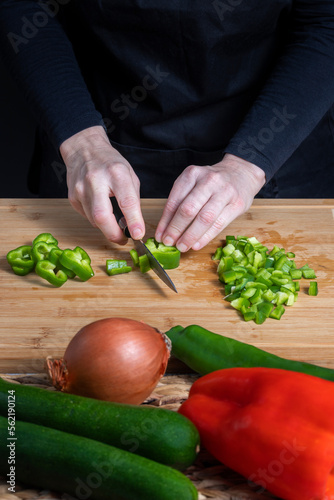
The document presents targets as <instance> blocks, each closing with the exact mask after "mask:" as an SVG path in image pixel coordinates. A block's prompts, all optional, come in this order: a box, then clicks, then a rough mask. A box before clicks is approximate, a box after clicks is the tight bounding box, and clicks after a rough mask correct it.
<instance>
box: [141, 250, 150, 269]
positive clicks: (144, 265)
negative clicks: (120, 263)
mask: <svg viewBox="0 0 334 500" xmlns="http://www.w3.org/2000/svg"><path fill="white" fill-rule="evenodd" d="M139 269H140V272H142V273H147V271H149V270H150V269H151V264H150V261H149V260H148V257H147V255H145V254H144V255H140V256H139Z"/></svg>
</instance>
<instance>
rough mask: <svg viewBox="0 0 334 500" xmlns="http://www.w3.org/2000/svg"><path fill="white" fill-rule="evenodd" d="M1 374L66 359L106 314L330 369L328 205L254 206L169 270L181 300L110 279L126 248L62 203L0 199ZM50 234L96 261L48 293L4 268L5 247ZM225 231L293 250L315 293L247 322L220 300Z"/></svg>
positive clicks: (145, 283)
mask: <svg viewBox="0 0 334 500" xmlns="http://www.w3.org/2000/svg"><path fill="white" fill-rule="evenodd" d="M163 206H164V201H163V200H143V201H142V208H143V214H144V218H145V221H146V225H147V232H146V237H151V236H154V231H155V227H156V225H157V222H158V220H159V218H160V215H161V213H162V209H163ZM0 217H1V219H0V220H1V223H0V248H1V251H0V281H1V283H0V284H1V286H0V300H1V301H0V371H1V372H6V373H38V372H43V371H44V359H45V357H46V356H48V355H51V356H54V357H56V356H62V355H63V353H64V351H65V349H66V346H67V344H68V342H69V341H70V339H71V338H72V337H73V335H74V334H75V333H76V332H77V331H78V330H79V329H80V328H81V327H82V326H84V325H85V324H87V323H89V322H91V321H94V320H97V319H101V318H106V317H111V316H122V317H127V318H133V319H137V320H141V321H144V322H146V323H149V324H151V325H152V326H156V327H157V328H159V329H161V330H165V331H166V330H168V329H169V328H170V327H171V326H174V325H177V324H181V325H183V326H186V325H189V324H198V325H201V326H203V327H205V328H207V329H209V330H212V331H214V332H216V333H219V334H223V335H226V336H230V337H233V338H236V339H238V340H241V341H243V342H248V343H251V344H253V345H255V346H257V347H260V348H262V349H266V350H268V351H270V352H273V353H275V354H278V355H280V356H284V357H287V358H291V359H298V360H305V361H308V362H313V363H317V364H319V365H323V366H328V367H331V368H334V200H255V202H254V204H253V206H252V208H251V209H250V210H249V211H248V212H247V213H245V214H244V215H243V216H241V217H239V218H238V219H237V220H235V221H234V222H233V223H232V224H230V226H229V227H228V228H227V229H225V230H224V231H223V232H222V233H221V234H220V235H219V237H217V238H216V239H215V240H214V241H212V242H211V243H210V244H209V245H207V247H206V248H204V249H202V250H201V251H199V252H194V251H189V252H188V253H187V254H184V255H183V256H182V258H181V263H180V267H179V268H178V269H174V270H171V271H169V274H170V276H171V278H172V280H173V281H174V283H175V285H176V287H177V289H178V292H179V293H178V294H175V293H173V292H172V291H170V290H169V289H168V288H167V287H166V286H165V285H164V284H163V283H160V281H159V279H158V278H157V277H156V276H155V274H153V273H152V272H149V273H147V274H145V275H143V274H141V273H140V271H139V270H137V269H136V270H134V271H133V272H131V273H128V274H125V275H119V276H113V277H110V276H107V274H106V273H105V262H106V259H107V258H123V259H126V260H127V261H128V262H129V263H131V259H130V255H129V250H130V249H131V248H132V244H131V243H130V242H129V243H128V244H127V245H126V246H123V247H120V246H117V245H113V244H111V243H109V242H108V241H107V240H106V239H105V238H104V236H103V235H102V234H101V233H100V231H99V230H98V229H95V228H93V227H92V226H91V225H90V224H89V222H88V221H87V220H85V219H84V218H82V217H81V216H80V215H79V214H77V213H76V212H75V211H74V210H73V209H72V208H71V206H70V205H69V202H68V201H67V200H55V199H48V200H43V199H29V200H26V199H2V200H1V201H0ZM41 232H51V233H52V234H53V235H54V236H55V237H56V238H57V239H58V241H59V246H60V247H61V248H73V247H74V246H76V245H79V246H82V247H83V248H85V250H86V251H87V252H88V253H89V255H90V256H91V258H92V265H93V268H94V270H95V276H94V277H93V278H92V279H91V280H89V281H88V282H86V283H82V282H80V281H79V280H78V279H75V280H70V281H68V282H67V283H66V284H65V285H64V286H63V287H61V288H54V287H53V286H51V285H49V284H48V283H46V282H45V281H43V280H42V279H41V278H39V277H38V276H37V275H35V274H33V273H32V274H29V275H28V276H25V277H19V276H16V275H15V274H13V272H12V271H11V269H10V267H9V265H8V263H7V261H6V254H7V252H8V251H9V250H11V249H13V248H15V247H17V246H19V245H23V244H29V243H31V241H32V239H33V238H34V237H35V236H37V235H38V234H39V233H41ZM227 234H235V235H238V234H243V235H246V236H256V237H257V238H258V239H259V240H260V241H261V242H262V243H264V244H266V245H267V246H268V247H269V248H270V247H272V246H273V245H274V244H277V245H279V246H282V247H284V248H285V249H286V250H289V251H292V252H295V253H296V259H295V260H296V263H297V265H298V266H299V265H300V266H301V265H303V264H305V263H306V262H307V263H308V264H309V265H310V266H311V267H313V268H314V269H315V270H316V273H317V281H318V286H319V295H318V296H317V297H310V296H308V294H307V284H308V281H306V280H304V281H302V283H301V291H300V292H299V297H298V300H297V302H296V303H295V304H294V306H293V307H291V308H289V309H288V310H287V311H286V313H285V315H284V316H283V318H282V319H281V321H275V320H271V319H269V320H267V321H266V322H265V323H264V324H263V325H256V324H255V323H254V322H244V321H243V320H242V319H241V318H240V316H239V315H238V313H237V312H236V311H235V310H234V309H233V308H232V307H231V306H230V304H229V303H227V302H226V301H224V300H223V287H222V285H221V284H220V283H219V281H218V278H217V274H216V267H217V264H216V263H215V262H213V261H212V260H211V256H212V254H213V253H214V250H215V249H216V248H217V246H219V245H221V244H222V241H223V240H224V238H225V236H226V235H227Z"/></svg>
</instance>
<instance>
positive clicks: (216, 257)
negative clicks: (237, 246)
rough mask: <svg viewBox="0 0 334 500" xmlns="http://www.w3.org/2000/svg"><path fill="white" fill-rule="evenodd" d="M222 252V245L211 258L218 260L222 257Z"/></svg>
mask: <svg viewBox="0 0 334 500" xmlns="http://www.w3.org/2000/svg"><path fill="white" fill-rule="evenodd" d="M222 254H223V247H218V248H217V250H216V251H215V253H214V254H213V256H212V257H211V258H212V260H220V259H221V258H222Z"/></svg>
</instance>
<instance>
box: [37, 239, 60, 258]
mask: <svg viewBox="0 0 334 500" xmlns="http://www.w3.org/2000/svg"><path fill="white" fill-rule="evenodd" d="M53 248H58V247H57V246H56V245H54V244H53V243H46V242H45V241H39V242H37V243H36V244H35V245H33V247H32V250H31V254H32V258H33V260H34V262H35V263H37V262H39V261H40V260H48V259H49V255H50V252H51V250H52V249H53Z"/></svg>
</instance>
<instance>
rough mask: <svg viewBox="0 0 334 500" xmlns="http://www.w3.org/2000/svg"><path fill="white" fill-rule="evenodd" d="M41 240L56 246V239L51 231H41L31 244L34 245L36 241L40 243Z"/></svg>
mask: <svg viewBox="0 0 334 500" xmlns="http://www.w3.org/2000/svg"><path fill="white" fill-rule="evenodd" d="M41 241H44V243H49V244H50V243H51V244H52V245H54V246H58V240H56V238H55V237H54V236H52V234H51V233H41V234H39V235H38V236H36V238H35V239H34V240H33V242H32V244H33V246H34V245H36V243H40V242H41Z"/></svg>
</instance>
